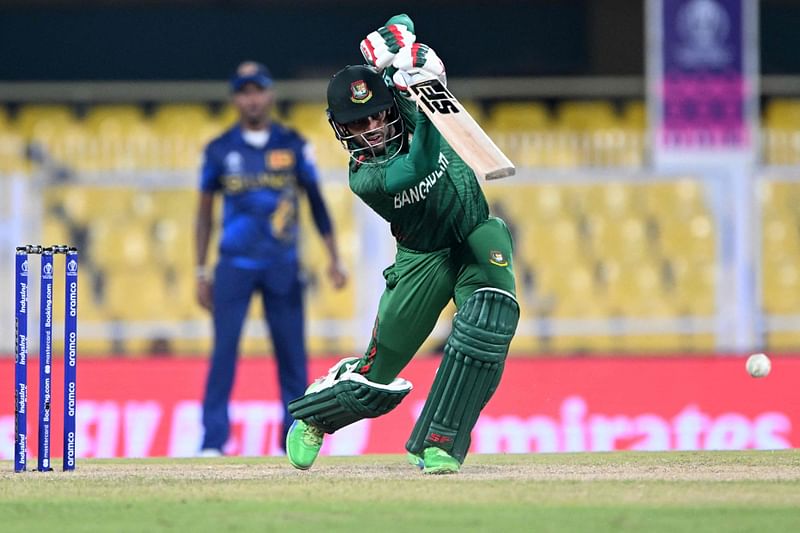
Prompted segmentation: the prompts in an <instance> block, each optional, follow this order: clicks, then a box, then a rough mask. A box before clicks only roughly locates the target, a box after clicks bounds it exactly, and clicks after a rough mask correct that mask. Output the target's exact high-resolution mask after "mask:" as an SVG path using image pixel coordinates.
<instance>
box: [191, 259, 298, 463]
mask: <svg viewBox="0 0 800 533" xmlns="http://www.w3.org/2000/svg"><path fill="white" fill-rule="evenodd" d="M254 292H257V293H260V294H261V296H262V302H263V306H264V314H265V315H266V318H267V327H268V329H269V332H270V335H271V337H272V344H273V349H274V352H275V358H276V362H277V367H278V381H279V384H280V393H281V401H282V402H283V408H284V414H283V432H282V438H281V443H282V445H284V448H285V439H286V432H287V431H288V429H289V426H290V425H291V423H292V422H293V419H292V417H291V415H289V411H288V409H287V405H288V404H289V402H290V401H291V400H293V399H295V398H299V397H300V396H302V395H303V393H304V392H305V389H306V386H307V384H308V366H307V360H306V349H305V334H304V315H303V290H302V284H301V281H300V279H299V272H298V268H297V266H296V265H291V267H290V268H286V265H280V266H279V267H276V268H272V269H260V270H254V269H246V268H241V267H238V266H234V265H232V264H231V263H230V262H229V261H226V260H225V259H222V260H221V261H220V262H219V263H218V264H217V266H216V269H215V274H214V288H213V301H214V311H213V319H214V349H213V352H212V355H211V365H210V368H209V371H208V379H207V381H206V390H205V397H204V400H203V426H204V428H205V435H204V437H203V446H202V448H216V449H220V450H221V449H222V447H223V445H224V444H225V442H226V441H227V440H228V436H229V435H230V420H229V415H228V403H229V401H230V396H231V391H232V389H233V383H234V377H235V373H236V362H237V359H238V356H239V339H240V337H241V333H242V327H243V324H244V320H245V318H246V315H247V309H248V306H249V304H250V299H251V297H252V295H253V293H254Z"/></svg>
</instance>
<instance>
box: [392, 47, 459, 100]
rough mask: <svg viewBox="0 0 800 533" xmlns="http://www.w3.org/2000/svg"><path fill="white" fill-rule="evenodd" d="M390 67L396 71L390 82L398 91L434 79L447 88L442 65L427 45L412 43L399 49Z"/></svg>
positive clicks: (445, 74)
mask: <svg viewBox="0 0 800 533" xmlns="http://www.w3.org/2000/svg"><path fill="white" fill-rule="evenodd" d="M392 66H393V67H394V68H396V69H397V72H395V73H394V75H393V76H392V81H393V82H394V86H395V87H397V89H399V90H400V91H405V90H406V89H408V86H409V85H413V84H415V83H420V82H423V81H428V80H434V79H435V80H439V82H440V83H441V84H442V85H445V86H447V73H446V72H445V68H444V63H442V60H441V59H439V56H438V55H436V52H434V51H433V49H432V48H431V47H430V46H428V45H425V44H421V43H414V44H413V45H411V46H406V47H404V48H402V49H400V51H399V52H398V53H397V54H396V55H395V58H394V60H393V61H392Z"/></svg>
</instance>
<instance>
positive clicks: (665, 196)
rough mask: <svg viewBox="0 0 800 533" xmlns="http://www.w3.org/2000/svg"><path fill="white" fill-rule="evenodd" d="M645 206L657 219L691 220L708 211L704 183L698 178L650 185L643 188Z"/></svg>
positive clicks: (686, 178)
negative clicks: (690, 218) (692, 217)
mask: <svg viewBox="0 0 800 533" xmlns="http://www.w3.org/2000/svg"><path fill="white" fill-rule="evenodd" d="M642 193H643V204H644V207H645V208H646V210H647V212H648V213H651V214H653V215H655V216H656V218H659V219H660V218H666V219H670V218H684V219H685V218H689V217H691V216H693V215H695V214H698V213H706V212H707V211H708V209H707V207H706V201H705V191H704V188H703V184H702V182H700V181H699V180H698V179H696V178H691V177H682V178H679V179H676V180H670V181H662V182H654V183H650V184H648V185H646V186H644V187H643V189H642Z"/></svg>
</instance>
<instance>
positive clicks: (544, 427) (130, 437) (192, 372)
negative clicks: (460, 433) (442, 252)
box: [0, 354, 800, 459]
mask: <svg viewBox="0 0 800 533" xmlns="http://www.w3.org/2000/svg"><path fill="white" fill-rule="evenodd" d="M335 362H336V359H316V360H313V361H312V365H311V374H312V375H321V374H323V373H324V372H325V371H326V370H327V368H328V367H329V366H331V365H332V364H333V363H335ZM206 364H207V363H206V361H205V360H203V359H194V358H193V359H148V360H131V359H89V360H85V361H83V362H81V363H80V370H79V381H78V391H79V393H78V394H79V400H78V439H77V446H78V455H79V457H147V456H176V457H180V456H191V455H193V454H195V453H196V451H197V447H198V445H199V442H200V437H201V427H200V397H201V393H202V387H203V384H204V379H205V371H206ZM438 365H439V359H438V358H437V357H428V358H421V359H417V360H415V361H413V362H412V363H411V364H410V365H409V367H408V368H407V369H406V370H404V372H403V376H404V377H406V378H407V379H409V380H410V381H411V382H412V383H413V384H414V390H413V391H412V393H411V395H410V396H409V397H408V398H407V399H406V400H405V401H404V402H403V403H402V404H401V405H400V406H399V407H398V408H397V409H396V410H395V411H393V412H392V413H390V414H389V415H387V416H384V417H382V418H379V419H375V420H366V421H362V422H359V423H357V424H354V425H353V426H350V427H348V428H346V429H343V430H341V431H339V432H337V433H336V434H334V435H333V436H332V437H330V438H328V439H326V442H325V446H324V448H323V451H322V453H323V454H335V455H357V454H369V453H400V452H402V451H403V445H404V444H405V440H406V438H407V437H408V434H409V432H410V430H411V426H412V424H413V421H414V418H415V416H416V415H417V414H418V412H419V411H420V410H421V408H422V402H423V401H424V398H425V397H426V394H427V391H428V389H429V387H430V383H431V380H432V378H433V376H434V374H435V371H436V369H437V367H438ZM31 366H32V368H31V372H32V375H35V372H36V371H37V368H36V360H35V359H32V360H31ZM61 367H62V365H61V364H60V363H59V362H56V363H55V365H54V370H55V372H54V383H55V384H57V385H56V387H55V388H54V389H55V390H54V395H55V396H54V397H55V398H60V397H61V396H60V394H61V391H60V389H59V387H58V384H60V383H61V376H60V375H59V374H58V371H59V370H60V369H61ZM798 373H800V355H794V356H784V357H775V358H773V370H772V373H771V374H770V375H769V376H768V377H766V378H763V379H754V378H751V377H749V376H748V375H747V373H746V372H745V368H744V360H743V359H742V358H740V357H733V356H715V357H701V358H698V357H696V356H692V357H684V356H681V355H680V354H676V355H675V356H674V357H665V358H646V357H636V358H622V357H616V358H615V357H611V358H608V359H603V360H591V359H556V358H550V359H536V360H532V359H521V358H516V359H510V360H509V361H508V363H507V367H506V372H505V375H504V376H503V382H502V384H501V386H500V388H499V390H498V392H497V394H496V395H495V397H494V398H493V399H492V400H491V401H490V403H489V405H488V406H487V408H486V409H485V411H484V412H483V414H482V415H481V418H480V420H479V421H478V424H477V426H476V428H475V432H474V434H473V444H472V450H473V452H477V453H532V452H540V453H541V452H579V451H610V450H653V451H655V450H704V449H717V450H731V449H782V448H795V447H798V446H800V397H799V396H798V395H797V383H796V379H794V378H795V377H796V376H797V375H798ZM11 379H12V377H11V374H10V373H8V372H5V373H3V374H1V375H0V390H8V391H10V390H11V387H12V384H11ZM31 392H32V393H34V394H32V396H33V397H31V398H30V401H31V402H32V403H31V404H30V405H36V403H35V402H36V397H35V396H36V395H35V391H34V390H32V391H31ZM8 398H9V399H10V395H9V396H8ZM12 408H13V406H12V403H11V402H10V401H8V402H5V403H3V404H2V406H1V407H0V459H10V458H11V452H12V450H13V432H14V418H13V413H12ZM54 413H56V416H55V417H54V418H55V425H56V427H55V428H54V431H55V433H54V435H55V436H56V437H57V438H55V439H53V442H54V443H58V442H59V441H60V438H58V436H59V435H60V432H61V428H60V416H59V413H60V406H58V405H56V406H54ZM231 418H232V422H233V434H232V437H231V439H230V441H229V443H228V446H227V452H228V453H230V454H232V455H248V456H252V455H264V454H273V455H274V454H279V453H280V451H279V449H278V437H279V436H278V434H277V431H279V430H278V428H280V425H281V420H280V418H281V406H280V402H279V399H278V393H277V386H276V383H275V368H274V362H273V361H272V360H271V359H246V360H244V361H242V364H241V367H240V368H239V374H238V380H237V383H236V386H235V390H234V396H233V403H232V406H231ZM30 438H31V442H36V435H35V434H33V435H31V436H30ZM55 446H56V447H55V448H54V450H53V453H54V455H55V456H58V455H60V449H59V448H58V447H57V446H58V444H56V445H55Z"/></svg>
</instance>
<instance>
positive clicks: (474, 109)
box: [459, 100, 486, 127]
mask: <svg viewBox="0 0 800 533" xmlns="http://www.w3.org/2000/svg"><path fill="white" fill-rule="evenodd" d="M459 101H460V102H461V105H463V106H464V109H465V110H466V111H467V113H469V114H470V116H471V117H472V118H474V119H475V122H477V123H478V124H480V125H481V126H482V127H485V126H486V113H485V112H484V110H483V107H482V106H481V104H480V102H476V101H475V100H459Z"/></svg>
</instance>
